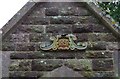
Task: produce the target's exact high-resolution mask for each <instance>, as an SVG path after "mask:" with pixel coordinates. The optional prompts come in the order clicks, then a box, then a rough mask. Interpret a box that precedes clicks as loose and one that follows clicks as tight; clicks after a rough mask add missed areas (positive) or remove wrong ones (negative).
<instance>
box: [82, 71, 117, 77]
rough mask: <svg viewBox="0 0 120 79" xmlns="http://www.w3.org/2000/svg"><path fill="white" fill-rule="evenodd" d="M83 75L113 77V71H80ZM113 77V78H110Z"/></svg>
mask: <svg viewBox="0 0 120 79" xmlns="http://www.w3.org/2000/svg"><path fill="white" fill-rule="evenodd" d="M80 73H81V74H82V75H83V76H84V77H89V78H91V77H93V78H96V77H97V78H102V79H104V78H105V79H108V78H109V79H114V77H115V75H114V72H111V71H82V72H81V71H80ZM112 77H113V78H112Z"/></svg>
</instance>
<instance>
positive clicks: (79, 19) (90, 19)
mask: <svg viewBox="0 0 120 79" xmlns="http://www.w3.org/2000/svg"><path fill="white" fill-rule="evenodd" d="M76 20H77V24H78V23H82V24H84V23H97V24H98V23H99V21H98V20H97V19H96V18H95V17H93V16H79V17H77V18H76Z"/></svg>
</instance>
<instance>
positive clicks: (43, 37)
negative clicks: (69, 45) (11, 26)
mask: <svg viewBox="0 0 120 79" xmlns="http://www.w3.org/2000/svg"><path fill="white" fill-rule="evenodd" d="M51 36H52V34H40V33H38V34H37V33H32V34H30V37H29V38H30V42H48V41H50V37H51Z"/></svg>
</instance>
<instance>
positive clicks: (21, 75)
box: [9, 71, 25, 77]
mask: <svg viewBox="0 0 120 79" xmlns="http://www.w3.org/2000/svg"><path fill="white" fill-rule="evenodd" d="M24 73H25V72H23V71H21V72H20V71H19V72H18V71H11V72H9V77H24Z"/></svg>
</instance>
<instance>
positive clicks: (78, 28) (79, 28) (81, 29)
mask: <svg viewBox="0 0 120 79" xmlns="http://www.w3.org/2000/svg"><path fill="white" fill-rule="evenodd" d="M93 32H96V33H109V31H108V30H107V29H106V28H105V27H104V26H103V25H100V24H94V23H85V24H81V23H78V24H76V25H73V33H93Z"/></svg>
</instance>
